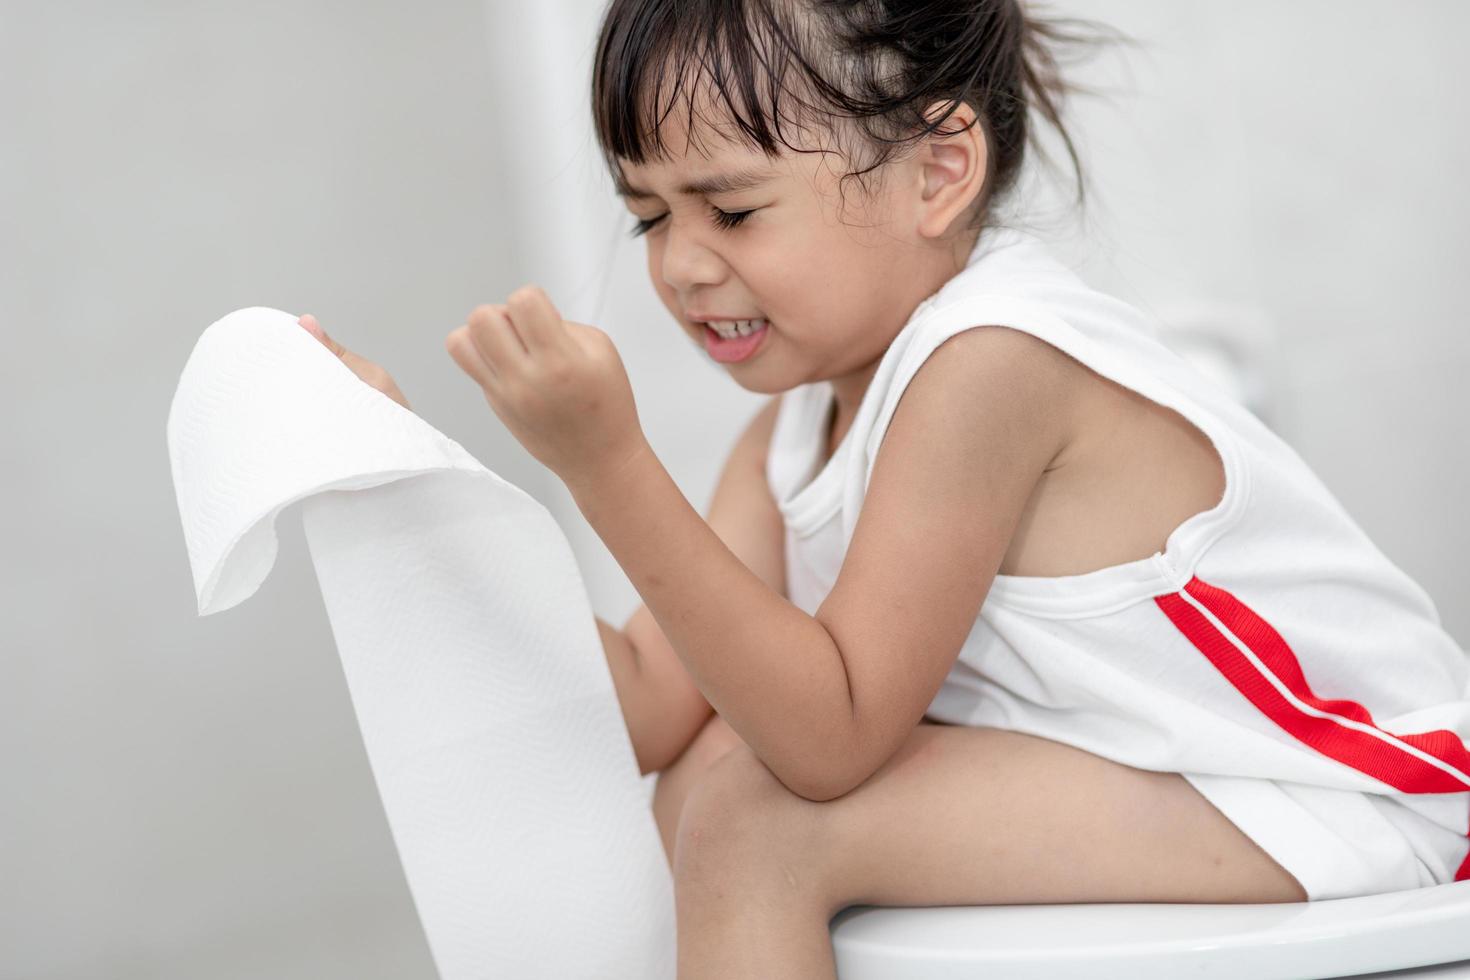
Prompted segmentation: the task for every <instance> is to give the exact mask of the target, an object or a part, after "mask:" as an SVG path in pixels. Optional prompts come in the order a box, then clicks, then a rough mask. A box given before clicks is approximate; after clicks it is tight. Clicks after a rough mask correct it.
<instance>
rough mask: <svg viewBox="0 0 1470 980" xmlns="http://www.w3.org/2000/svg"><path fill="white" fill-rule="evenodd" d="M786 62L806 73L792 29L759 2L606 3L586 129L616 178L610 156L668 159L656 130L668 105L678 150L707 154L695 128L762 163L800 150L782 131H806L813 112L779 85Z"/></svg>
mask: <svg viewBox="0 0 1470 980" xmlns="http://www.w3.org/2000/svg"><path fill="white" fill-rule="evenodd" d="M793 63H795V64H797V65H800V66H801V67H802V68H806V69H808V70H809V69H810V66H809V65H808V64H807V61H806V59H805V58H804V57H803V56H802V55H801V53H800V51H799V48H798V45H797V44H796V43H794V38H793V29H792V25H788V24H785V23H783V22H782V19H781V11H778V10H777V9H776V8H775V7H774V6H773V5H772V4H770V3H768V2H765V0H753V2H750V3H745V2H742V0H713V2H703V3H700V2H690V0H652V2H649V0H641V2H638V0H633V2H629V0H613V2H612V5H611V6H610V7H609V8H608V13H607V18H606V20H605V21H604V23H603V27H602V32H601V35H600V36H599V38H598V43H597V52H596V57H595V60H594V62H593V65H594V67H593V77H592V118H593V125H594V128H595V130H596V133H597V140H598V144H599V145H600V147H601V149H602V152H603V155H604V157H605V158H606V162H607V165H608V168H609V170H610V171H611V172H613V173H618V170H619V168H618V165H617V158H618V157H621V158H623V159H626V160H629V161H631V162H632V163H634V164H642V163H644V162H646V161H648V160H655V161H657V160H664V159H667V158H668V156H669V154H670V148H669V147H668V146H667V145H666V144H665V142H664V139H663V137H662V136H661V128H662V125H663V122H664V120H665V119H666V118H667V117H668V115H669V114H670V113H671V112H673V111H675V110H676V109H680V110H681V111H682V112H683V114H684V118H685V134H686V137H685V150H687V149H688V148H689V147H690V146H691V145H693V146H696V147H697V149H698V151H699V152H700V153H701V154H702V155H705V156H708V152H707V149H706V147H705V145H704V144H703V142H702V141H701V139H700V135H699V134H700V133H701V132H707V133H710V134H713V135H715V136H716V137H718V138H720V139H723V140H724V141H726V142H728V143H732V144H737V145H744V146H748V147H753V148H756V149H759V150H760V151H761V152H762V153H764V154H765V155H766V156H767V157H768V158H771V159H774V158H776V157H778V156H780V154H781V147H782V146H785V147H787V148H789V149H792V150H801V149H802V148H801V147H800V146H799V145H794V144H793V143H792V142H791V141H790V140H788V139H787V138H786V132H787V130H788V129H794V130H796V131H797V132H803V131H805V129H806V127H807V124H808V123H809V122H810V121H811V120H812V118H813V117H814V112H813V108H814V107H813V106H812V105H811V104H810V103H809V102H807V101H806V100H804V99H803V98H801V97H800V95H799V93H798V92H795V91H792V90H791V89H790V88H787V86H786V85H785V81H786V78H787V76H788V74H789V72H790V69H791V68H792V65H793ZM783 96H785V97H786V102H785V105H784V106H783V103H782V98H783ZM700 107H703V108H705V109H706V110H713V111H712V112H709V111H705V112H701V111H700ZM783 110H784V114H783ZM783 123H784V127H785V128H783Z"/></svg>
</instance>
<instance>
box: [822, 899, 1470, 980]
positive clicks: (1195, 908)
mask: <svg viewBox="0 0 1470 980" xmlns="http://www.w3.org/2000/svg"><path fill="white" fill-rule="evenodd" d="M831 930H832V946H833V950H834V952H835V954H836V959H837V974H838V977H839V978H840V980H893V978H896V977H902V978H903V980H961V978H963V980H973V978H975V977H986V978H987V980H1068V978H1077V980H1083V978H1086V980H1110V978H1118V980H1123V978H1126V980H1175V978H1178V977H1184V976H1189V977H1219V978H1230V980H1235V978H1239V977H1251V978H1253V980H1306V978H1325V977H1344V976H1354V975H1362V974H1365V973H1375V972H1380V971H1394V970H1406V969H1408V968H1411V967H1417V966H1425V965H1430V964H1451V963H1455V962H1456V961H1460V960H1470V881H1460V882H1455V883H1453V884H1448V885H1434V886H1431V887H1428V888H1416V889H1412V890H1409V891H1399V892H1386V893H1383V894H1380V895H1363V896H1359V897H1356V898H1336V899H1324V900H1321V901H1317V902H1290V903H1278V904H1260V905H1217V904H1209V905H1182V904H1153V903H1137V904H1123V903H1106V904H1078V905H983V906H924V907H913V908H887V907H885V908H878V907H874V906H865V905H855V906H850V907H848V908H846V909H843V910H842V911H841V912H839V913H838V914H837V915H836V916H834V917H833V919H832V924H831ZM1444 970H1445V972H1443V973H1440V972H1438V971H1434V972H1431V973H1423V972H1419V971H1416V972H1415V973H1414V976H1415V977H1416V978H1419V977H1424V976H1444V977H1450V976H1467V977H1470V963H1465V964H1460V965H1458V966H1445V968H1444Z"/></svg>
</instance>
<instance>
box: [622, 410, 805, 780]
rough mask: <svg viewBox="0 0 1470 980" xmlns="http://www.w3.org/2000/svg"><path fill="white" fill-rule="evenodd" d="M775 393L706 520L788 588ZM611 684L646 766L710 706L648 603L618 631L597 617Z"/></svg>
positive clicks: (744, 557) (749, 430) (769, 578)
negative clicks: (773, 461)
mask: <svg viewBox="0 0 1470 980" xmlns="http://www.w3.org/2000/svg"><path fill="white" fill-rule="evenodd" d="M778 402H779V396H777V397H775V398H772V399H771V400H770V401H768V402H767V403H766V405H765V406H764V407H763V408H762V409H761V410H760V412H759V413H757V414H756V416H755V417H754V418H753V419H751V421H750V424H749V425H747V426H746V428H745V431H744V432H743V433H742V434H741V435H740V437H739V439H737V440H736V443H735V447H734V449H732V450H731V452H730V456H729V458H728V459H727V460H726V462H725V467H724V470H723V471H722V472H721V474H720V479H719V483H718V484H717V485H716V486H715V492H714V495H713V497H712V498H711V500H710V506H709V516H708V517H707V518H706V522H707V523H708V524H709V526H710V529H711V530H713V531H714V532H715V534H716V535H717V536H718V537H719V538H720V540H721V541H723V542H724V543H725V546H726V547H728V548H729V549H730V550H731V551H732V552H734V553H735V555H736V557H738V558H739V559H740V560H741V561H742V562H743V563H744V564H745V566H746V567H747V568H749V569H750V570H751V571H752V572H754V573H755V574H756V575H757V576H758V577H760V579H761V580H762V581H764V582H765V583H766V584H767V585H769V586H770V587H771V588H772V589H773V590H774V591H776V592H778V593H779V594H781V595H783V596H784V595H785V594H786V564H785V555H784V533H785V528H784V525H783V524H782V521H781V512H780V511H779V510H778V509H777V508H776V502H775V500H773V499H772V498H771V492H770V489H769V487H768V486H767V484H766V477H765V464H766V450H767V448H768V447H769V446H770V439H771V428H772V426H773V425H774V423H775V419H776V408H777V405H778ZM597 628H598V631H599V633H601V635H602V642H603V647H604V649H605V650H606V651H607V657H608V666H609V668H610V669H611V671H612V677H613V685H614V686H615V687H616V688H617V692H618V700H619V701H620V703H621V704H622V707H623V718H624V720H625V722H626V723H627V726H628V733H629V736H630V737H631V738H632V741H633V749H634V753H635V754H636V755H637V757H638V770H639V772H640V773H643V774H645V775H646V774H648V773H650V772H654V771H657V770H661V769H664V768H665V767H667V766H668V765H669V764H670V763H672V762H673V761H674V760H675V759H677V758H678V757H679V755H680V753H682V752H683V751H684V749H685V747H686V746H687V745H688V744H689V743H690V741H691V740H692V739H693V738H694V736H695V734H696V733H697V732H698V731H699V730H700V728H701V727H702V726H703V725H704V723H705V722H706V721H708V720H709V716H710V714H711V713H712V712H713V710H714V709H713V708H711V707H710V703H709V702H708V701H707V700H705V697H704V695H703V694H701V693H700V690H699V688H698V687H696V686H695V684H694V680H693V678H691V677H690V676H689V671H688V670H687V669H686V668H685V667H684V664H683V663H682V662H681V661H680V660H679V657H678V654H676V653H675V652H674V648H673V646H672V645H670V643H669V641H668V640H667V639H666V638H665V637H664V634H663V630H662V629H660V628H659V625H658V622H657V621H656V620H655V619H654V617H653V614H652V613H651V612H649V609H648V606H647V605H640V606H639V607H638V609H637V611H635V612H634V613H633V615H632V616H631V617H629V619H628V622H627V623H626V624H625V625H624V626H623V629H622V630H621V631H619V630H616V629H614V628H613V627H612V626H611V625H609V624H608V623H605V622H603V621H602V620H598V621H597Z"/></svg>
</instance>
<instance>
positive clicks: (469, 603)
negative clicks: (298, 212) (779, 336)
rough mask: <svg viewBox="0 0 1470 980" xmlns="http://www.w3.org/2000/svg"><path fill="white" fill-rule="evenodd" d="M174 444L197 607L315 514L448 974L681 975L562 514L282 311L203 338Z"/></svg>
mask: <svg viewBox="0 0 1470 980" xmlns="http://www.w3.org/2000/svg"><path fill="white" fill-rule="evenodd" d="M168 447H169V460H170V466H171V468H172V471H173V481H174V490H175V492H176V494H177V496H178V505H179V516H180V518H181V520H182V522H183V529H184V539H185V541H186V543H187V545H188V550H189V563H190V566H191V568H192V570H193V575H194V585H195V590H196V592H197V595H198V604H199V614H200V615H201V616H203V615H209V614H210V613H215V612H219V611H220V610H223V609H228V608H230V607H231V606H234V605H235V604H237V603H239V602H241V601H242V600H244V599H246V598H248V597H249V596H250V595H251V594H253V593H254V592H255V590H256V589H257V588H258V587H259V586H260V583H261V582H262V581H263V580H264V579H265V576H266V575H267V574H268V573H269V571H270V569H271V565H272V564H273V563H274V561H275V556H276V549H277V543H276V534H275V526H274V525H275V521H276V516H277V515H278V514H279V513H280V512H281V511H282V510H283V509H284V508H285V507H287V506H288V505H290V504H291V503H293V502H295V501H298V500H300V501H303V503H302V508H301V513H302V521H303V524H304V527H305V532H306V540H307V545H308V549H309V551H310V554H311V560H312V563H313V565H314V566H315V568H316V574H317V580H318V583H319V584H320V586H321V591H322V598H323V600H324V602H325V605H326V610H327V615H328V618H329V619H330V621H331V626H332V635H333V637H334V638H335V640H336V644H337V652H338V654H339V655H340V656H341V658H342V667H343V672H344V674H345V676H346V679H347V687H348V692H349V694H350V696H351V699H352V705H353V709H354V711H355V712H356V716H357V721H358V724H359V726H360V727H361V729H362V740H363V744H364V746H365V747H366V749H367V756H368V761H369V763H370V765H371V767H372V771H373V776H374V779H375V780H376V782H377V787H378V792H379V794H380V796H381V797H382V801H383V809H384V812H385V813H386V815H387V819H388V825H389V828H390V830H391V831H392V834H393V839H394V841H395V842H396V844H397V847H398V855H399V859H400V860H401V861H402V863H403V870H404V875H405V877H406V878H407V880H408V885H409V889H410V891H411V892H412V895H413V900H414V903H415V905H416V906H417V908H418V913H419V918H420V920H421V921H422V923H423V928H424V934H425V936H426V937H427V939H428V944H429V948H430V950H431V952H432V954H433V957H434V961H435V963H436V965H437V966H438V969H439V972H440V975H441V977H443V980H489V978H502V977H503V978H514V980H521V978H537V977H546V978H555V980H569V978H581V977H589V978H591V977H596V978H624V977H626V978H629V980H659V978H672V977H673V976H674V972H675V969H674V967H675V931H674V901H673V884H672V876H671V875H670V874H669V870H668V865H667V863H666V860H665V857H664V852H663V849H662V845H661V844H660V841H659V836H658V829H657V826H656V825H655V823H654V821H653V815H652V812H651V810H650V808H649V801H648V793H647V790H646V786H645V784H644V782H643V780H642V778H641V777H640V775H639V773H638V765H637V761H636V759H635V757H634V755H633V748H632V744H631V742H630V741H629V738H628V733H627V728H626V726H625V725H624V722H623V717H622V711H621V708H620V707H619V704H618V700H617V694H616V691H615V689H614V687H613V683H612V676H611V674H610V672H609V669H608V666H607V660H606V656H605V654H604V652H603V649H602V644H601V640H600V638H599V636H598V633H597V628H596V624H595V622H594V620H593V612H592V609H591V605H590V602H589V600H588V597H587V593H586V589H585V586H584V585H583V582H582V578H581V575H580V572H579V571H578V568H577V565H576V562H575V560H574V557H573V554H572V550H571V546H570V545H569V543H568V542H567V540H566V537H565V536H564V535H563V534H562V532H561V529H560V527H559V526H558V525H557V523H556V521H555V519H554V518H553V517H552V516H551V514H550V513H549V512H548V511H547V510H546V509H545V508H544V507H543V506H541V505H540V504H539V503H537V502H536V501H535V500H534V499H532V498H531V497H530V496H528V495H527V494H526V493H524V492H523V491H522V490H520V489H519V488H517V487H515V486H513V485H512V484H510V483H508V482H506V481H505V480H503V479H501V478H500V477H498V476H496V475H495V474H494V473H492V472H490V470H488V469H486V468H485V467H484V466H482V465H481V464H480V463H479V462H478V461H477V460H475V459H474V457H472V456H470V455H469V453H467V452H466V451H465V450H464V449H463V448H462V447H461V446H460V445H459V444H458V443H456V442H455V441H454V440H452V439H450V438H448V437H447V436H445V435H444V434H443V433H441V432H439V431H438V430H436V429H435V428H434V427H433V426H431V425H429V424H427V423H426V422H424V421H423V420H422V419H420V418H419V417H418V416H417V415H416V414H414V413H413V412H411V411H409V410H407V409H405V408H403V407H402V406H400V405H399V404H397V403H396V402H394V401H393V400H392V399H390V398H388V397H386V396H385V395H383V394H382V393H380V392H378V391H376V390H374V389H373V388H371V387H369V386H368V385H367V384H365V383H363V382H362V381H361V380H359V379H358V378H357V376H356V375H354V374H353V373H352V371H351V370H350V369H349V368H348V367H347V366H346V365H345V364H343V363H342V362H341V361H340V360H339V359H338V358H337V357H336V356H335V355H333V354H332V353H331V352H330V351H329V350H327V349H326V348H325V347H324V346H323V345H322V344H321V342H320V341H318V340H316V339H315V338H314V337H312V336H311V335H310V334H309V333H307V332H306V331H305V330H304V329H302V327H301V326H300V325H299V324H298V323H297V318H296V317H295V316H292V315H291V314H288V313H283V312H281V311H280V310H275V309H270V308H266V307H250V308H247V309H242V310H236V311H235V312H233V313H230V314H229V315H227V316H225V317H222V318H221V319H219V320H217V321H216V322H214V323H213V324H211V325H210V326H209V327H208V328H207V329H206V330H205V331H204V333H203V335H202V336H200V338H199V341H198V343H197V344H196V345H195V347H194V350H193V353H192V354H190V356H189V359H188V362H187V363H186V364H185V365H184V370H183V373H182V375H181V376H180V378H179V386H178V390H177V392H176V393H175V395H174V399H173V403H172V405H171V407H170V409H169V417H168Z"/></svg>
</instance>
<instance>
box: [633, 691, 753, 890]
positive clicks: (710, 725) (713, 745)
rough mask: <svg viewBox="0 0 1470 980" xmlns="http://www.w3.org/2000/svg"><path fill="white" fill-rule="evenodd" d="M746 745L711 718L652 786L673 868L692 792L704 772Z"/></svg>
mask: <svg viewBox="0 0 1470 980" xmlns="http://www.w3.org/2000/svg"><path fill="white" fill-rule="evenodd" d="M744 744H745V743H744V742H743V741H742V740H741V738H740V736H739V735H736V734H735V732H734V731H733V730H732V729H731V728H730V726H729V725H727V724H725V719H723V718H721V717H720V716H719V715H718V714H711V715H710V717H709V720H708V721H706V722H705V723H704V727H703V728H701V729H700V730H699V732H698V733H697V734H696V735H695V736H694V739H693V740H692V741H691V742H690V743H689V745H688V746H686V747H685V749H684V751H683V753H682V754H681V755H680V756H679V757H678V758H677V759H675V760H674V761H673V763H671V764H670V765H669V766H668V767H667V768H666V769H664V770H662V771H661V772H660V773H659V774H658V779H657V781H656V782H655V783H654V786H653V819H654V821H655V822H656V823H657V824H658V832H659V836H660V837H662V838H663V842H664V852H665V853H666V854H667V855H668V858H669V866H670V867H673V864H674V833H675V830H676V829H677V828H678V826H679V814H680V813H681V812H683V809H684V800H685V798H686V797H687V796H688V795H689V791H690V790H691V789H693V788H694V784H695V783H696V782H698V780H699V778H700V777H701V776H703V775H704V772H705V770H707V769H708V768H709V767H710V766H712V765H714V764H715V762H717V761H718V760H719V759H720V758H721V757H722V756H723V755H724V754H725V753H726V752H728V751H730V750H731V749H733V748H734V747H735V746H737V745H744Z"/></svg>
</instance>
